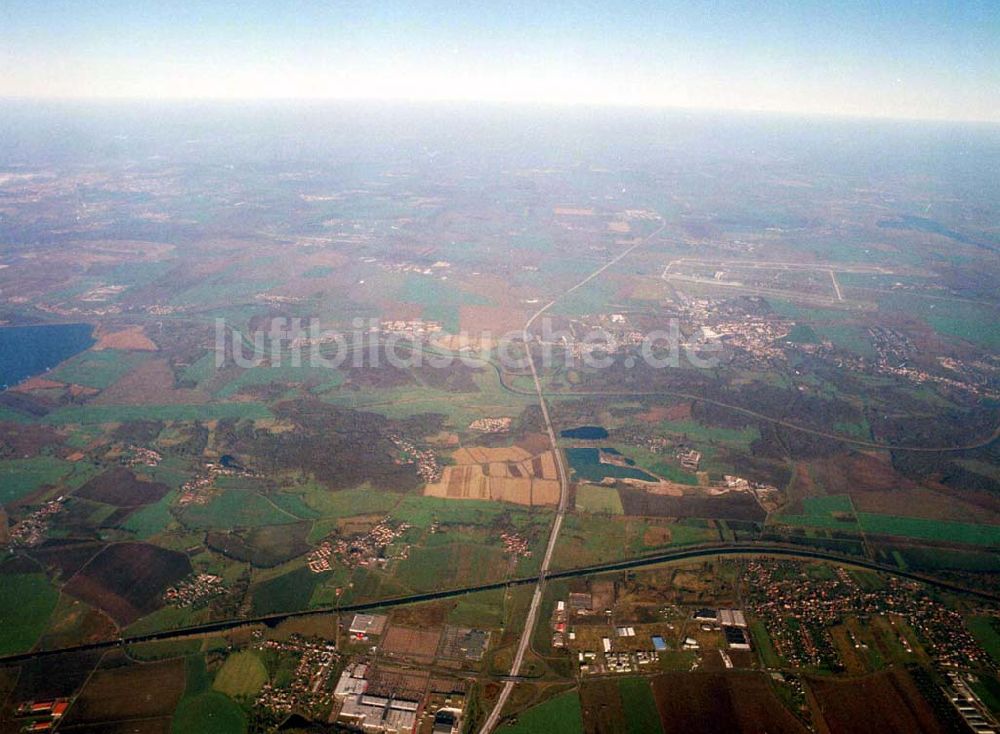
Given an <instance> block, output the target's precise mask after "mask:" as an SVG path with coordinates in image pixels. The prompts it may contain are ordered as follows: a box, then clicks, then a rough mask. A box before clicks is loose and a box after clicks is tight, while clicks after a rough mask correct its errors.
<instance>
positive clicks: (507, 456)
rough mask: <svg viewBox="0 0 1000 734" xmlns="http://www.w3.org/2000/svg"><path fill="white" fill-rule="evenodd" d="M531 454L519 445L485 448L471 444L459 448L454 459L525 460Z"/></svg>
mask: <svg viewBox="0 0 1000 734" xmlns="http://www.w3.org/2000/svg"><path fill="white" fill-rule="evenodd" d="M530 458H531V454H529V453H528V452H527V451H525V450H524V449H522V448H521V447H519V446H511V447H509V448H508V447H500V448H485V447H483V446H469V447H466V448H461V449H458V450H457V451H456V452H455V453H454V454H452V459H454V460H455V463H456V464H459V465H461V464H490V463H493V462H497V461H505V462H506V461H513V462H519V461H525V460H526V459H530Z"/></svg>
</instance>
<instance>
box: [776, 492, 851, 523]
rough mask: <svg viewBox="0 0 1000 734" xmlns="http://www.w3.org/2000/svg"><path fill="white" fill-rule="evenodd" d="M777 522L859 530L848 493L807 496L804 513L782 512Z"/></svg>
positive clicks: (803, 506) (803, 508)
mask: <svg viewBox="0 0 1000 734" xmlns="http://www.w3.org/2000/svg"><path fill="white" fill-rule="evenodd" d="M777 522H779V523H782V524H784V525H796V526H799V527H807V528H825V529H828V530H857V528H858V519H857V516H856V514H855V512H854V505H853V504H851V498H850V496H849V495H846V494H835V495H827V496H825V497H806V498H805V499H803V500H802V514H800V515H791V514H782V515H780V516H779V517H778V518H777Z"/></svg>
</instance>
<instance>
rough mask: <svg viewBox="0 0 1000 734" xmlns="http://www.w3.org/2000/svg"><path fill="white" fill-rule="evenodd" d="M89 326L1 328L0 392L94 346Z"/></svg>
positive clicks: (62, 325)
mask: <svg viewBox="0 0 1000 734" xmlns="http://www.w3.org/2000/svg"><path fill="white" fill-rule="evenodd" d="M93 331H94V328H93V327H92V326H91V325H90V324H44V325H38V326H6V327H2V328H0V389H6V388H8V387H11V386H13V385H16V384H17V383H19V382H21V381H23V380H26V379H28V378H29V377H34V376H35V375H41V374H43V373H44V372H45V371H46V370H49V369H52V368H53V367H55V366H56V365H57V364H59V363H60V362H62V361H63V360H66V359H69V358H70V357H72V356H73V355H74V354H79V353H80V352H82V351H84V350H85V349H89V348H90V347H91V346H93V344H94V338H93Z"/></svg>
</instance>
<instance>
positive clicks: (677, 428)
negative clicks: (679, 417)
mask: <svg viewBox="0 0 1000 734" xmlns="http://www.w3.org/2000/svg"><path fill="white" fill-rule="evenodd" d="M659 426H660V430H661V431H663V432H664V433H670V434H673V435H675V436H683V437H684V438H685V440H687V441H689V442H693V443H695V444H698V443H699V442H706V443H721V444H728V445H731V446H733V447H736V448H743V449H744V450H749V448H750V444H752V443H753V442H754V441H756V440H757V439H758V438H760V431H758V430H757V428H756V427H751V428H743V429H736V428H715V427H711V426H705V425H702V424H701V423H698V422H697V421H694V420H683V421H663V422H662V423H660V424H659Z"/></svg>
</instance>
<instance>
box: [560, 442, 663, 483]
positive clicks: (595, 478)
mask: <svg viewBox="0 0 1000 734" xmlns="http://www.w3.org/2000/svg"><path fill="white" fill-rule="evenodd" d="M603 450H604V451H605V452H606V453H610V454H614V453H617V452H616V451H615V450H614V449H603ZM601 451H602V449H585V448H574V449H566V458H567V459H569V463H570V466H571V467H573V471H574V472H576V474H577V476H579V477H580V478H581V479H586V480H588V481H591V482H599V481H601V480H602V479H604V478H605V477H613V478H615V479H641V480H643V481H646V482H655V481H656V477H654V476H653V475H652V474H647V473H646V472H644V471H642V470H641V469H635V468H633V467H631V466H617V465H615V464H602V463H601Z"/></svg>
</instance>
